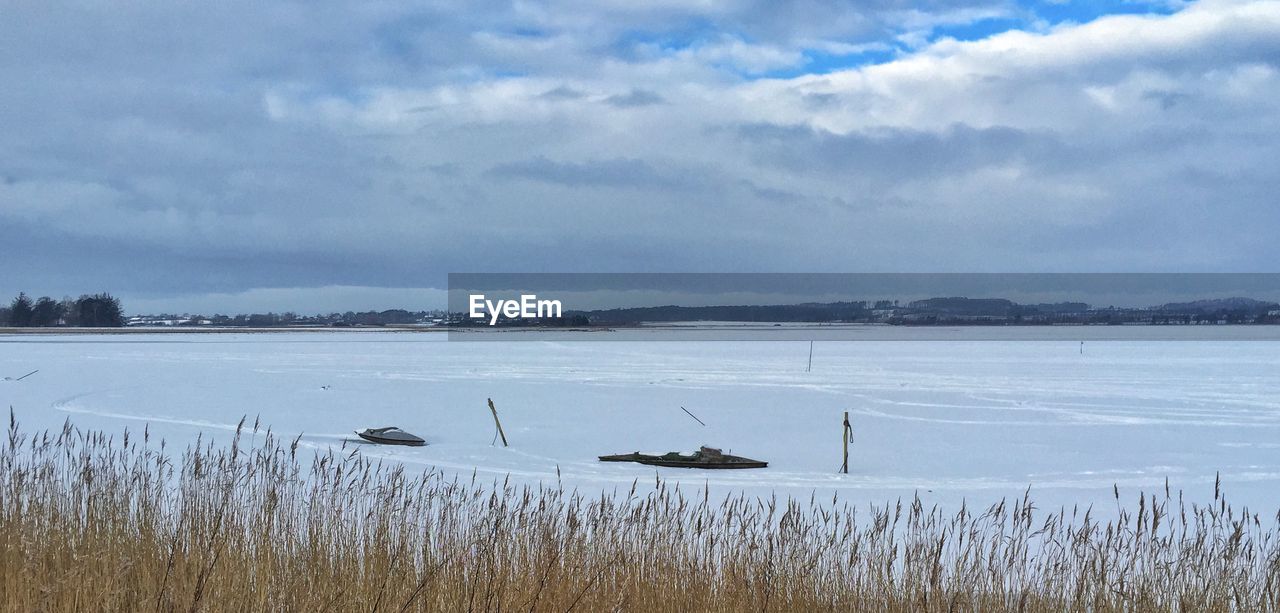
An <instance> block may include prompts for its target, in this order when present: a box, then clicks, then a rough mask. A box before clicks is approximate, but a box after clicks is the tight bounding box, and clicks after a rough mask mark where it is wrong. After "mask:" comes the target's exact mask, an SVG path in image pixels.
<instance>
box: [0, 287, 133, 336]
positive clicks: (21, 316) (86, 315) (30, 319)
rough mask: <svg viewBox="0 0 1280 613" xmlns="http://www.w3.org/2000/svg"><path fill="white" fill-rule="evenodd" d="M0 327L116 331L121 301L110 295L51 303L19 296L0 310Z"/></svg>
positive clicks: (43, 298)
mask: <svg viewBox="0 0 1280 613" xmlns="http://www.w3.org/2000/svg"><path fill="white" fill-rule="evenodd" d="M0 325H4V326H10V327H14V328H31V327H53V326H80V327H90V328H117V327H120V326H123V325H124V310H123V309H122V308H121V307H120V300H119V299H117V298H115V297H114V296H112V295H111V294H106V293H103V294H92V295H90V294H85V295H82V296H80V297H79V298H76V299H71V298H63V299H62V300H54V299H53V298H50V297H48V296H41V297H39V298H37V299H36V300H32V299H31V298H29V297H28V296H27V294H26V293H19V294H18V297H17V298H14V299H13V302H11V303H9V306H8V307H0Z"/></svg>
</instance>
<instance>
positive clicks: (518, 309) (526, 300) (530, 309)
mask: <svg viewBox="0 0 1280 613" xmlns="http://www.w3.org/2000/svg"><path fill="white" fill-rule="evenodd" d="M470 297H471V298H470V302H469V304H470V306H471V312H470V315H471V318H472V319H486V318H487V319H488V320H489V325H491V326H493V325H497V323H498V317H500V316H501V317H506V318H507V319H539V318H542V317H561V307H560V301H559V300H538V295H537V294H520V299H519V300H486V299H485V297H484V294H470Z"/></svg>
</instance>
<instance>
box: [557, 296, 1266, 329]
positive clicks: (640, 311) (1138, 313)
mask: <svg viewBox="0 0 1280 613" xmlns="http://www.w3.org/2000/svg"><path fill="white" fill-rule="evenodd" d="M1277 313H1280V304H1277V303H1275V302H1267V301H1262V300H1254V299H1251V298H1224V299H1215V300H1200V301H1196V302H1185V303H1170V304H1165V305H1161V306H1156V307H1145V308H1116V307H1102V308H1097V307H1091V306H1090V305H1088V304H1085V303H1083V302H1059V303H1050V304H1018V303H1016V302H1013V301H1012V300H1007V299H1004V298H964V297H947V298H929V299H926V300H916V301H914V302H909V303H907V304H905V305H904V304H900V303H899V302H898V301H892V302H890V301H887V300H881V301H877V302H869V301H853V302H828V303H805V304H788V305H767V306H760V305H740V306H702V307H688V306H674V305H672V306H659V307H641V308H628V309H608V310H597V311H573V312H568V313H566V314H565V315H566V316H573V317H585V318H586V319H587V320H588V321H589V322H590V323H591V324H594V325H626V324H635V323H642V322H675V321H733V322H803V323H826V322H839V323H885V324H895V325H940V324H945V325H1002V324H1028V325H1036V324H1043V325H1050V324H1127V323H1145V324H1157V325H1160V324H1169V325H1174V324H1209V323H1213V324H1217V323H1228V324H1270V323H1280V315H1278V314H1277Z"/></svg>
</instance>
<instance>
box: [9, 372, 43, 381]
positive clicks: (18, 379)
mask: <svg viewBox="0 0 1280 613" xmlns="http://www.w3.org/2000/svg"><path fill="white" fill-rule="evenodd" d="M38 372H40V370H39V369H36V370H33V371H31V372H29V373H27V374H25V375H22V376H21V377H18V378H17V379H14V381H21V380H23V379H26V378H27V377H30V376H31V375H34V374H36V373H38Z"/></svg>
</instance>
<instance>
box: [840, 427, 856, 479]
mask: <svg viewBox="0 0 1280 613" xmlns="http://www.w3.org/2000/svg"><path fill="white" fill-rule="evenodd" d="M851 438H853V426H850V425H849V412H848V411H845V412H844V463H843V464H841V465H840V472H842V473H844V474H846V475H847V474H849V439H851Z"/></svg>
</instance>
